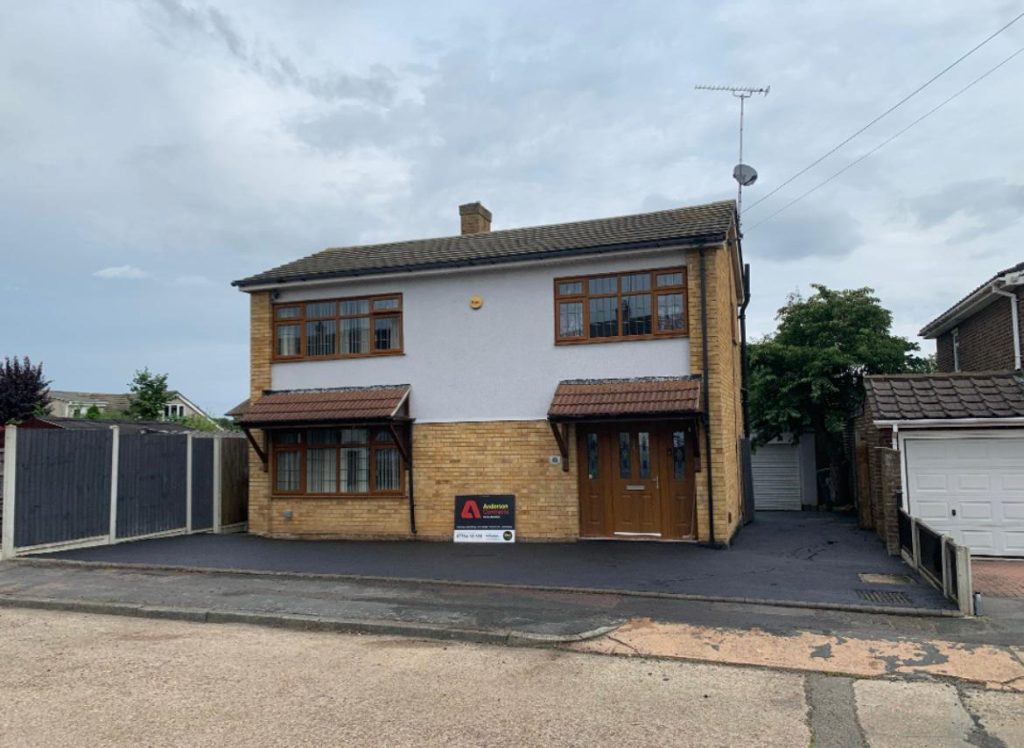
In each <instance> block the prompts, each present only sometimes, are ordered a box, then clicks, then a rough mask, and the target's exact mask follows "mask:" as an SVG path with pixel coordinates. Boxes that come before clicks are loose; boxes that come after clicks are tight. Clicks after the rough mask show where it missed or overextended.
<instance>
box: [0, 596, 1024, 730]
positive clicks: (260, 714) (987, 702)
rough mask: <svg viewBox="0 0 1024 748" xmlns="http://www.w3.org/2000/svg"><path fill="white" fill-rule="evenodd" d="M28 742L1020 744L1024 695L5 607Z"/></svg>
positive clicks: (3, 622)
mask: <svg viewBox="0 0 1024 748" xmlns="http://www.w3.org/2000/svg"><path fill="white" fill-rule="evenodd" d="M0 662H3V664H4V677H3V678H2V679H0V734H2V737H3V745H4V746H5V748H7V747H8V746H9V747H11V748H21V747H22V746H47V747H50V746H53V747H55V748H59V747H60V746H79V745H94V746H121V745H153V746H185V745H208V744H214V745H218V746H222V747H223V748H232V747H233V746H250V745H268V746H274V745H288V746H305V745H310V746H314V745H315V746H320V745H336V744H344V745H349V746H364V745H365V746H379V745H394V746H406V745H409V746H412V745H415V746H423V745H427V746H432V745H444V746H477V745H490V746H521V745H566V746H604V745H609V746H651V745H694V746H704V745H709V746H710V745H716V746H718V745H758V746H786V747H789V746H800V745H815V746H857V745H866V746H870V747H871V748H876V747H879V748H880V747H884V746H899V748H916V747H917V746H921V747H922V748H923V747H924V746H928V747H929V748H931V747H932V746H965V747H966V746H993V747H994V746H1017V745H1024V696H1022V695H1021V694H1019V693H1012V692H1005V691H997V690H986V689H983V688H976V687H973V686H970V685H965V684H960V683H952V682H941V681H937V680H934V679H931V680H920V679H908V678H906V677H903V676H885V677H877V678H852V677H844V676H835V675H828V674H820V673H798V672H789V671H779V670H773V669H767V668H762V667H732V666H726V665H719V664H702V663H692V662H683V661H678V660H671V659H654V658H650V657H640V656H626V657H607V656H600V655H594V654H589V653H584V652H576V651H568V650H564V649H510V648H507V647H493V646H489V645H481V644H471V643H461V642H460V643H451V642H440V641H431V640H417V639H411V638H405V637H388V636H371V635H363V636H354V635H346V634H333V633H322V632H321V633H317V632H303V631H292V630H280V629H270V628H263V627H255V626H242V625H236V624H225V625H221V626H200V625H196V624H193V623H187V622H182V621H166V620H144V619H136V618H125V617H111V616H99V615H85V614H78V613H69V612H53V611H39V610H14V609H0Z"/></svg>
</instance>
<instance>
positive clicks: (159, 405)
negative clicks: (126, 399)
mask: <svg viewBox="0 0 1024 748" xmlns="http://www.w3.org/2000/svg"><path fill="white" fill-rule="evenodd" d="M128 386H129V388H130V389H131V393H132V396H131V402H130V404H129V405H128V416H129V417H130V418H136V419H138V420H140V421H159V420H160V419H161V418H163V417H164V406H165V405H167V402H168V401H169V400H170V399H171V393H170V391H169V390H168V389H167V375H166V374H152V373H151V372H150V371H149V369H148V368H146V369H143V370H142V371H136V372H135V378H134V379H132V381H131V383H130V384H129V385H128Z"/></svg>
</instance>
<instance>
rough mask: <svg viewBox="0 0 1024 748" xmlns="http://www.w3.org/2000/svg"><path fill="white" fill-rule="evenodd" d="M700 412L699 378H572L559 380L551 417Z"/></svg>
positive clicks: (549, 410) (556, 418) (549, 411)
mask: <svg viewBox="0 0 1024 748" xmlns="http://www.w3.org/2000/svg"><path fill="white" fill-rule="evenodd" d="M699 412H700V377H643V378H638V379H570V380H566V381H563V382H560V383H559V385H558V389H556V390H555V396H554V398H553V399H552V400H551V407H550V408H549V409H548V418H551V419H552V420H559V419H577V418H598V417H616V418H618V417H624V416H655V415H682V414H693V413H699Z"/></svg>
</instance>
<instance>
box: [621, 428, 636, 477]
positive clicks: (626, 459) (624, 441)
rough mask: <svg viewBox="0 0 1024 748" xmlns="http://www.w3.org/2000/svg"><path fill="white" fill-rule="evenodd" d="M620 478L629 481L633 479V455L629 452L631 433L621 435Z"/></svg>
mask: <svg viewBox="0 0 1024 748" xmlns="http://www.w3.org/2000/svg"><path fill="white" fill-rule="evenodd" d="M619 477H620V478H622V479H624V480H629V479H630V478H632V477H633V455H632V454H631V453H630V451H629V432H628V431H623V432H620V433H619Z"/></svg>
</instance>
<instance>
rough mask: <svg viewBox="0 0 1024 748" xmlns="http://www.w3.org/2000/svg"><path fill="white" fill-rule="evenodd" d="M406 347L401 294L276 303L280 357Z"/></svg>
mask: <svg viewBox="0 0 1024 748" xmlns="http://www.w3.org/2000/svg"><path fill="white" fill-rule="evenodd" d="M401 352H402V295H401V294H388V295H385V296H364V297H361V298H349V299H327V300H322V301H308V302H302V303H293V304H275V305H274V350H273V358H274V359H275V360H296V359H324V358H356V357H362V356H378V355H388V354H395V353H401Z"/></svg>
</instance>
